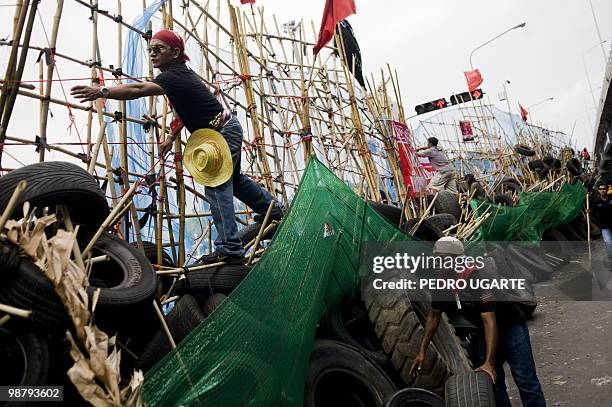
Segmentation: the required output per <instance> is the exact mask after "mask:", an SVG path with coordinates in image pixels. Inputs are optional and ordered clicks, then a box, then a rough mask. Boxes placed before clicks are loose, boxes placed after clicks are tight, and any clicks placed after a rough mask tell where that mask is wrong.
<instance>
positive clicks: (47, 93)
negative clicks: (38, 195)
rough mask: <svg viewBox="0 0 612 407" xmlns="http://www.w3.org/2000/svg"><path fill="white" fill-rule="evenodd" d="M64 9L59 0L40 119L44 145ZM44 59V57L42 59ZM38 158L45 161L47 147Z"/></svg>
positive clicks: (41, 85)
mask: <svg viewBox="0 0 612 407" xmlns="http://www.w3.org/2000/svg"><path fill="white" fill-rule="evenodd" d="M63 9H64V0H57V6H56V8H55V15H54V16H53V28H52V30H51V39H50V42H49V48H50V51H49V52H50V54H51V63H50V64H49V65H47V83H46V84H45V85H46V86H45V93H44V99H42V108H41V121H40V140H41V143H42V144H43V145H45V144H46V143H47V123H48V119H49V98H50V97H51V87H52V85H53V81H52V79H53V70H54V68H55V48H56V46H57V35H58V33H59V23H60V19H61V17H62V11H63ZM41 61H42V59H41ZM42 88H43V84H42V82H41V84H40V89H41V90H42ZM38 160H39V161H40V162H43V161H45V149H44V148H41V149H40V151H39V156H38Z"/></svg>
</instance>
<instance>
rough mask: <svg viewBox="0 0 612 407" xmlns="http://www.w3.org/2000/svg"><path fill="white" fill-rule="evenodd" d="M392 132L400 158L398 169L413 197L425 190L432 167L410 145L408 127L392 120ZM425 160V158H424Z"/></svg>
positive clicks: (431, 174) (410, 137)
mask: <svg viewBox="0 0 612 407" xmlns="http://www.w3.org/2000/svg"><path fill="white" fill-rule="evenodd" d="M393 134H394V136H395V140H396V142H397V148H398V155H399V158H400V170H401V171H402V175H403V177H404V184H405V185H406V186H408V187H410V192H409V196H410V197H411V198H414V197H416V196H417V193H420V192H425V191H426V189H427V184H428V183H429V180H430V179H431V177H432V176H433V172H431V171H433V169H432V168H431V165H429V163H425V162H422V161H421V157H418V156H417V155H416V151H415V150H414V147H412V142H411V139H412V134H411V132H410V129H409V128H408V127H407V126H406V125H405V124H402V123H400V122H395V121H394V122H393ZM424 160H427V158H424ZM428 167H429V168H428Z"/></svg>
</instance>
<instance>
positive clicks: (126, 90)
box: [70, 82, 165, 102]
mask: <svg viewBox="0 0 612 407" xmlns="http://www.w3.org/2000/svg"><path fill="white" fill-rule="evenodd" d="M101 89H102V88H98V87H93V86H83V85H78V86H75V87H73V88H72V89H70V94H71V95H72V96H74V97H76V98H77V99H79V101H81V102H88V101H93V100H96V99H99V98H102V97H105V98H106V99H115V100H132V99H138V98H141V97H145V96H155V95H163V94H164V93H165V92H164V89H163V88H162V87H161V86H159V85H158V84H156V83H153V82H137V83H126V84H123V85H118V86H113V87H112V88H110V87H109V88H106V89H108V95H106V96H105V95H103V94H102V91H101Z"/></svg>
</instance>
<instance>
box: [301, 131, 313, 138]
mask: <svg viewBox="0 0 612 407" xmlns="http://www.w3.org/2000/svg"><path fill="white" fill-rule="evenodd" d="M300 137H301V138H302V141H312V131H310V129H307V130H304V131H303V132H302V134H301V136H300Z"/></svg>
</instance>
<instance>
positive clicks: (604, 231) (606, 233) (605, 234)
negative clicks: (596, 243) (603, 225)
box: [601, 229, 612, 267]
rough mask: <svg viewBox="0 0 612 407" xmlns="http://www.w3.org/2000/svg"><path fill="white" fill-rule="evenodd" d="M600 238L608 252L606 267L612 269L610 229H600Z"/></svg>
mask: <svg viewBox="0 0 612 407" xmlns="http://www.w3.org/2000/svg"><path fill="white" fill-rule="evenodd" d="M601 238H602V239H603V241H604V244H605V245H606V252H608V265H609V266H611V267H612V229H601Z"/></svg>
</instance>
